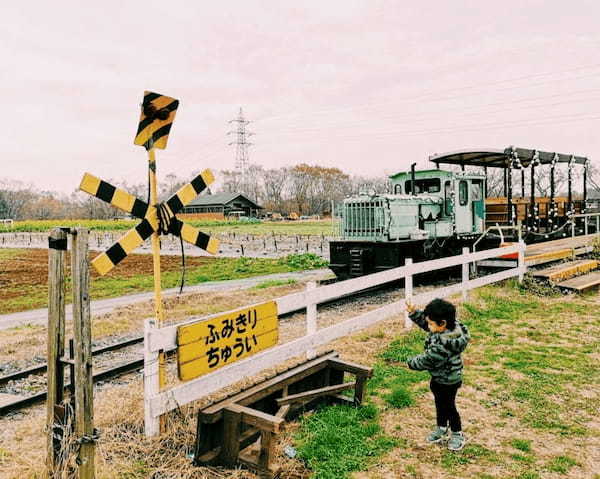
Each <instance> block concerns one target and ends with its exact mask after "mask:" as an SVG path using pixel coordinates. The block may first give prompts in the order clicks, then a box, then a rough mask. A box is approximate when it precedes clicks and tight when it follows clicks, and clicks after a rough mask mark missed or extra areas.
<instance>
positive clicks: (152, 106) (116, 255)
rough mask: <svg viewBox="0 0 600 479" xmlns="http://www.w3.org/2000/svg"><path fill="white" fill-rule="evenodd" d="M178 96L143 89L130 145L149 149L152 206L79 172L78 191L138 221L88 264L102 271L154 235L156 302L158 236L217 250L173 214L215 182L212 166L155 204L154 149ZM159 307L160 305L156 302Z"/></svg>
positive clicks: (165, 133) (163, 134)
mask: <svg viewBox="0 0 600 479" xmlns="http://www.w3.org/2000/svg"><path fill="white" fill-rule="evenodd" d="M178 106H179V100H176V99H174V98H171V97H169V96H165V95H160V94H159V93H154V92H151V91H145V92H144V99H143V101H142V112H141V116H140V122H139V125H138V130H137V133H136V136H135V140H134V143H135V144H136V145H140V146H143V147H144V148H146V150H147V151H148V167H149V170H148V175H149V179H150V205H149V204H148V203H146V202H145V201H142V200H140V199H139V198H136V197H135V196H133V195H131V194H129V193H127V192H126V191H123V190H121V189H119V188H116V187H114V186H113V185H111V184H110V183H107V182H106V181H103V180H101V179H100V178H97V177H95V176H94V175H91V174H89V173H85V174H84V175H83V179H82V180H81V184H80V185H79V189H80V190H82V191H85V192H86V193H88V194H90V195H93V196H95V197H96V198H99V199H101V200H102V201H106V202H107V203H110V204H111V205H113V206H116V207H117V208H119V209H121V210H122V211H125V212H126V213H129V214H131V215H133V216H135V217H137V218H140V219H141V220H142V221H141V222H140V223H139V224H138V225H137V226H136V227H135V228H132V229H131V230H129V231H128V232H127V233H126V234H125V235H123V236H122V237H121V238H120V239H119V240H118V241H117V242H116V243H115V244H114V245H112V246H111V247H110V248H108V250H106V252H105V253H102V254H100V255H99V256H97V257H96V258H94V260H93V261H92V265H93V266H94V268H95V269H96V271H98V273H100V274H101V275H104V274H106V273H108V272H109V271H110V270H111V269H113V268H114V267H115V266H116V265H117V264H118V263H119V262H121V261H122V260H123V259H124V258H125V257H127V255H128V254H129V253H131V252H132V251H133V250H135V249H136V248H137V247H138V246H141V245H142V243H144V241H146V240H147V239H148V238H149V237H150V236H152V249H153V255H154V263H155V269H154V276H155V278H154V279H155V290H156V294H157V297H156V299H157V303H158V302H160V292H159V289H160V251H159V245H158V235H160V234H168V233H170V234H173V235H175V236H179V237H180V238H181V239H183V240H184V241H186V242H188V243H191V244H193V245H196V246H198V247H200V248H202V249H203V250H205V251H207V252H208V253H210V254H215V253H216V252H217V251H218V249H219V241H218V240H217V239H215V238H212V237H210V236H209V235H207V234H205V233H203V232H202V231H199V230H198V229H196V228H194V227H193V226H191V225H189V224H187V223H184V222H182V221H181V220H179V219H178V218H177V217H176V216H175V215H176V214H177V213H178V212H179V211H181V210H182V209H183V207H184V206H186V205H187V204H188V203H189V202H190V201H192V200H193V199H194V198H195V197H196V196H197V195H199V194H200V193H201V192H202V191H204V189H205V188H206V187H207V186H208V185H210V184H211V183H212V182H213V181H214V180H215V178H214V176H213V174H212V172H211V171H210V170H208V169H207V170H204V171H203V172H202V173H200V174H199V175H198V176H196V177H195V178H194V179H193V180H192V181H191V182H190V183H188V184H187V185H185V186H183V187H182V188H180V189H179V191H177V193H175V194H174V195H173V196H171V198H169V199H168V200H167V201H166V202H164V203H160V204H159V203H158V200H157V194H156V159H155V157H154V148H161V149H164V148H165V147H166V146H167V139H168V137H169V132H170V131H171V125H172V124H173V120H174V119H175V112H176V111H177V107H178ZM157 307H158V308H159V309H162V308H160V307H159V306H157Z"/></svg>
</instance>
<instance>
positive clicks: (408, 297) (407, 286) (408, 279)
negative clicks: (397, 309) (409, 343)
mask: <svg viewBox="0 0 600 479" xmlns="http://www.w3.org/2000/svg"><path fill="white" fill-rule="evenodd" d="M412 262H413V261H412V258H406V259H405V260H404V266H410V265H411V264H412ZM412 296H413V277H412V274H407V275H406V276H405V278H404V300H405V301H406V302H407V303H410V302H411V301H412ZM404 327H405V328H407V329H410V328H411V327H412V321H411V320H410V318H409V317H408V311H407V310H405V311H404Z"/></svg>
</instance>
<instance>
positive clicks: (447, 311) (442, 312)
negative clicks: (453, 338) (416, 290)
mask: <svg viewBox="0 0 600 479" xmlns="http://www.w3.org/2000/svg"><path fill="white" fill-rule="evenodd" d="M423 313H424V314H425V316H427V317H428V318H429V319H431V320H432V321H433V322H434V323H436V324H439V325H441V324H442V321H446V328H448V329H450V330H452V329H454V328H455V326H456V308H455V307H454V305H453V304H452V303H449V302H448V301H444V300H443V299H439V298H436V299H434V300H433V301H431V302H430V303H429V304H428V305H427V306H425V310H424V311H423Z"/></svg>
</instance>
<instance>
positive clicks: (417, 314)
mask: <svg viewBox="0 0 600 479" xmlns="http://www.w3.org/2000/svg"><path fill="white" fill-rule="evenodd" d="M406 311H407V312H408V317H409V318H410V320H411V321H412V322H413V323H415V324H416V325H417V326H419V328H421V329H423V330H425V331H429V326H428V325H427V321H426V320H425V315H424V314H423V311H422V310H421V309H417V307H416V306H415V305H414V304H412V303H409V302H408V301H407V302H406Z"/></svg>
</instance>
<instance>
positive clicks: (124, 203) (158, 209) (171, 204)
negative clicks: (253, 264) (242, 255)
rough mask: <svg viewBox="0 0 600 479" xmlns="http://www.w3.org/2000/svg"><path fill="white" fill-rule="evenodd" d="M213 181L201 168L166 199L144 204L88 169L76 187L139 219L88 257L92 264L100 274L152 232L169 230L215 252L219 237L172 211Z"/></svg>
mask: <svg viewBox="0 0 600 479" xmlns="http://www.w3.org/2000/svg"><path fill="white" fill-rule="evenodd" d="M213 181H214V176H213V174H212V172H211V171H210V170H208V169H207V170H204V171H203V172H202V173H200V174H199V175H198V176H196V177H195V178H194V179H193V180H192V181H191V182H190V183H188V184H187V185H185V186H183V187H182V188H180V189H179V190H178V191H177V193H175V194H174V195H173V196H171V198H169V199H168V200H167V201H166V202H164V203H161V204H158V205H148V203H146V202H145V201H142V200H140V199H139V198H136V197H135V196H133V195H131V194H129V193H127V192H126V191H123V190H121V189H119V188H116V187H115V186H113V185H111V184H110V183H107V182H105V181H103V180H101V179H100V178H97V177H95V176H94V175H91V174H89V173H85V175H83V179H82V180H81V184H80V185H79V189H80V190H82V191H85V192H86V193H89V194H90V195H93V196H95V197H96V198H99V199H101V200H102V201H106V202H107V203H110V204H111V205H113V206H116V207H117V208H119V209H120V210H122V211H125V212H126V213H130V214H132V215H133V216H135V217H137V218H140V219H141V220H142V221H141V222H140V223H139V224H138V225H137V226H136V227H135V228H132V229H130V230H129V231H128V232H127V233H125V235H123V236H122V237H121V238H120V239H119V240H118V241H117V242H116V243H115V244H113V245H112V246H111V247H110V248H108V250H106V252H105V253H102V254H100V255H99V256H97V257H96V258H94V260H93V261H92V265H93V266H94V268H95V269H96V271H98V273H100V274H101V275H104V274H106V273H108V272H109V271H110V270H111V269H113V268H114V267H115V266H116V265H117V264H118V263H119V262H120V261H122V260H123V259H124V258H125V257H126V256H127V255H128V254H129V253H131V252H132V251H133V250H134V249H136V248H137V247H138V246H140V245H141V244H142V243H144V241H146V240H147V239H148V238H149V237H150V236H151V235H152V233H159V234H167V233H171V234H173V235H175V236H181V238H182V239H183V240H184V241H186V242H188V243H191V244H193V245H196V246H198V247H200V248H202V249H203V250H205V251H207V252H208V253H210V254H215V253H216V252H217V251H218V249H219V241H218V240H217V239H215V238H212V237H211V236H209V235H207V234H206V233H203V232H202V231H199V230H198V229H196V228H194V227H193V226H191V225H189V224H187V223H184V222H183V221H181V220H179V219H178V218H177V217H176V216H175V215H176V214H177V213H178V212H179V211H181V210H182V209H183V207H184V206H186V205H187V204H188V203H189V202H190V201H192V200H193V199H194V198H195V197H196V196H197V195H198V194H200V193H201V192H202V191H204V189H205V188H206V187H207V186H208V185H210V184H211V183H212V182H213Z"/></svg>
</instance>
